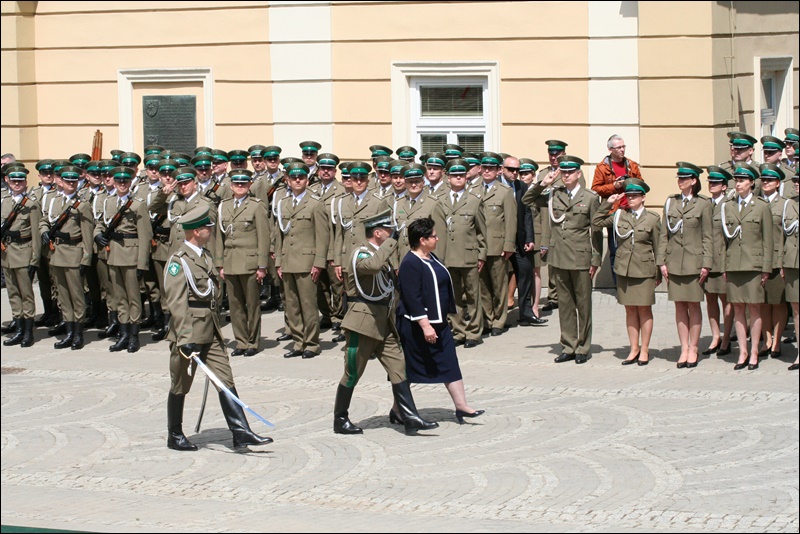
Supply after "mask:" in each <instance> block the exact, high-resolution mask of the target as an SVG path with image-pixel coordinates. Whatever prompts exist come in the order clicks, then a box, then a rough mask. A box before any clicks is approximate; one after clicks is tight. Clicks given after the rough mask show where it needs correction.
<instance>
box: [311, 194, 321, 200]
mask: <svg viewBox="0 0 800 534" xmlns="http://www.w3.org/2000/svg"><path fill="white" fill-rule="evenodd" d="M311 198H313V199H314V200H322V199H321V198H320V197H318V196H317V195H311Z"/></svg>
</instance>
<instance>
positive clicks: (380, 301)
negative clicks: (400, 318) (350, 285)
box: [347, 296, 392, 306]
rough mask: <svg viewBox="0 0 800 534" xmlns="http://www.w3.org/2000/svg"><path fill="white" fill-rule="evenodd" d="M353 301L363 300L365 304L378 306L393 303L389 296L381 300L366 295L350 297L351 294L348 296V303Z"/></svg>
mask: <svg viewBox="0 0 800 534" xmlns="http://www.w3.org/2000/svg"><path fill="white" fill-rule="evenodd" d="M351 302H363V303H364V304H375V305H378V306H388V305H389V304H391V302H392V301H391V299H389V298H385V299H381V300H367V299H365V298H364V297H350V296H348V297H347V303H348V304H349V303H351Z"/></svg>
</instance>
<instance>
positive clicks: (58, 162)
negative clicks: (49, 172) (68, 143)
mask: <svg viewBox="0 0 800 534" xmlns="http://www.w3.org/2000/svg"><path fill="white" fill-rule="evenodd" d="M67 165H72V163H70V162H69V160H66V159H54V160H53V172H55V173H58V170H59V169H60V168H61V167H65V166H67Z"/></svg>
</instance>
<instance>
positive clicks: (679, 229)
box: [664, 197, 724, 234]
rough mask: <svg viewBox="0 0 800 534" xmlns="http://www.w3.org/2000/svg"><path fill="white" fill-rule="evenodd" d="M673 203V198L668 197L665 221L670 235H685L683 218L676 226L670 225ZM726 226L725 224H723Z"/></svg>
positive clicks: (665, 205) (665, 206)
mask: <svg viewBox="0 0 800 534" xmlns="http://www.w3.org/2000/svg"><path fill="white" fill-rule="evenodd" d="M671 202H672V197H667V203H666V204H664V220H665V221H667V230H669V233H670V234H677V233H678V232H680V233H683V217H681V218H680V219H678V222H677V223H676V224H675V226H672V225H670V224H669V205H670V203H671ZM723 224H724V223H723Z"/></svg>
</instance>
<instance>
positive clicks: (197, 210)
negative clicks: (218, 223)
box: [178, 202, 214, 230]
mask: <svg viewBox="0 0 800 534" xmlns="http://www.w3.org/2000/svg"><path fill="white" fill-rule="evenodd" d="M178 222H179V223H180V225H181V226H183V229H184V230H194V229H196V228H200V227H202V226H214V223H212V222H211V217H209V205H208V204H206V203H205V202H201V203H200V204H198V205H197V206H195V207H193V208H192V209H190V210H189V211H187V212H186V213H184V214H183V215H181V216H180V218H179V219H178Z"/></svg>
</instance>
